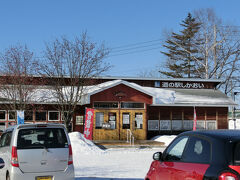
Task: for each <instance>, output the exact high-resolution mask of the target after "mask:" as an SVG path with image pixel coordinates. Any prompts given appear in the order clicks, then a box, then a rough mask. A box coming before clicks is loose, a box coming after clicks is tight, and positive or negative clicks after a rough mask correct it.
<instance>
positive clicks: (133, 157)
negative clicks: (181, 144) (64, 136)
mask: <svg viewBox="0 0 240 180" xmlns="http://www.w3.org/2000/svg"><path fill="white" fill-rule="evenodd" d="M69 136H70V139H71V144H72V148H73V162H74V167H75V177H76V178H75V179H76V180H83V179H86V180H98V179H99V180H100V179H101V180H110V179H119V180H142V179H144V177H145V175H146V173H147V171H148V169H149V166H150V164H151V162H152V155H153V153H154V152H157V151H163V150H164V147H159V148H143V149H141V148H116V149H115V148H113V149H106V150H102V149H100V148H98V147H97V146H96V145H95V144H93V143H92V142H91V141H89V140H86V139H85V138H84V137H83V135H82V134H81V133H78V132H73V133H70V134H69ZM174 138H175V136H169V137H168V136H166V137H159V138H155V140H156V141H161V142H165V145H168V144H169V143H170V142H171V140H172V139H174Z"/></svg>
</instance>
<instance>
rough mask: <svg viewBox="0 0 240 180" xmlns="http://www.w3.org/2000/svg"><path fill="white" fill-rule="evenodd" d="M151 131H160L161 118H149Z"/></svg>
mask: <svg viewBox="0 0 240 180" xmlns="http://www.w3.org/2000/svg"><path fill="white" fill-rule="evenodd" d="M148 130H149V131H159V120H148Z"/></svg>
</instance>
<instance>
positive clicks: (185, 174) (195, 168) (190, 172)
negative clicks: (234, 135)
mask: <svg viewBox="0 0 240 180" xmlns="http://www.w3.org/2000/svg"><path fill="white" fill-rule="evenodd" d="M210 160H211V143H210V142H209V141H208V140H206V139H204V138H201V137H196V136H190V138H189V141H188V143H187V145H186V147H185V150H184V152H183V155H182V157H181V160H180V161H176V162H174V163H173V165H172V167H171V168H169V169H170V171H171V173H172V175H171V177H172V179H176V180H177V179H179V180H180V179H186V180H202V179H203V177H204V174H205V172H206V170H207V168H208V167H209V163H210Z"/></svg>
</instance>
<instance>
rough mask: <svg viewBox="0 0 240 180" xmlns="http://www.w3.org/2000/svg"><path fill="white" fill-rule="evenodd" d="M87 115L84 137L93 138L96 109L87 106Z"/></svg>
mask: <svg viewBox="0 0 240 180" xmlns="http://www.w3.org/2000/svg"><path fill="white" fill-rule="evenodd" d="M85 117H86V118H85V119H86V121H85V128H84V137H85V138H86V139H88V140H92V129H93V117H94V109H90V108H86V114H85Z"/></svg>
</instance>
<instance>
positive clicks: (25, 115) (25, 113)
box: [24, 111, 36, 122]
mask: <svg viewBox="0 0 240 180" xmlns="http://www.w3.org/2000/svg"><path fill="white" fill-rule="evenodd" d="M29 112H31V114H32V119H31V120H29V119H26V118H25V117H27V115H28V116H29V117H30V115H29V114H28V113H29ZM33 115H34V111H24V121H27V122H33V119H34V117H33ZM35 115H36V114H35Z"/></svg>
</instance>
